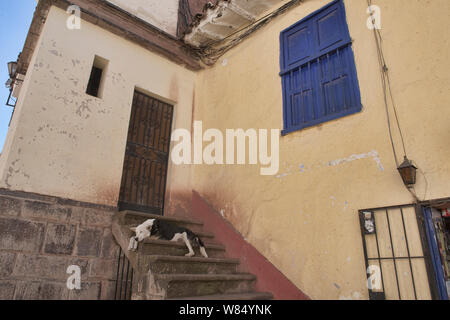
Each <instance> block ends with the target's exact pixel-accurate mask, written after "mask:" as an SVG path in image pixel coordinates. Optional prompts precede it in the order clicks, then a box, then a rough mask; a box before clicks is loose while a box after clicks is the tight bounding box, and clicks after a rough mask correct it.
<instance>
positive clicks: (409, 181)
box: [397, 156, 417, 187]
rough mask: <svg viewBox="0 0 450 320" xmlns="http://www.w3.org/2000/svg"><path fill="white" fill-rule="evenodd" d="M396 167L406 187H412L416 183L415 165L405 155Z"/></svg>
mask: <svg viewBox="0 0 450 320" xmlns="http://www.w3.org/2000/svg"><path fill="white" fill-rule="evenodd" d="M397 169H398V172H399V173H400V176H401V177H402V179H403V182H404V183H405V185H406V186H407V187H412V186H413V185H414V184H416V170H417V167H416V166H415V165H414V164H413V163H412V161H411V160H409V159H408V158H407V157H406V156H405V160H404V161H403V163H402V164H401V165H400V166H399V167H398V168H397Z"/></svg>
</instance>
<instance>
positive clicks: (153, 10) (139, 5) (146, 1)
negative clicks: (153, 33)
mask: <svg viewBox="0 0 450 320" xmlns="http://www.w3.org/2000/svg"><path fill="white" fill-rule="evenodd" d="M107 1H108V2H110V3H112V4H114V5H116V6H118V7H120V8H121V9H123V10H125V11H128V12H129V13H131V14H133V15H135V16H137V17H139V18H141V19H142V20H144V21H146V22H148V23H150V24H152V25H154V26H155V27H157V28H159V29H161V30H163V31H165V32H167V33H169V34H171V35H173V36H176V34H177V23H178V3H179V0H163V1H161V0H107Z"/></svg>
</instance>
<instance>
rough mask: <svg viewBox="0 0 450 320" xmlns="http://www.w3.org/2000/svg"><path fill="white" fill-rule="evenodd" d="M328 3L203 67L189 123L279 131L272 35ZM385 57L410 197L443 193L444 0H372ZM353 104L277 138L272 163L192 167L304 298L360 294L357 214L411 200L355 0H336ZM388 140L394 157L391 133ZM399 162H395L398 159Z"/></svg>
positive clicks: (277, 23) (446, 112)
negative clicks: (350, 59) (351, 64)
mask: <svg viewBox="0 0 450 320" xmlns="http://www.w3.org/2000/svg"><path fill="white" fill-rule="evenodd" d="M327 3H329V1H328V0H309V1H305V2H304V3H303V4H301V5H300V6H298V7H296V8H295V9H293V10H291V11H289V12H288V13H287V14H285V15H283V16H281V17H279V18H277V19H275V20H273V21H272V22H271V24H269V25H267V26H265V27H264V28H262V29H261V30H259V31H258V32H256V33H255V34H254V35H252V37H251V38H249V39H247V40H245V41H244V42H243V43H241V44H240V45H239V46H238V47H236V48H234V49H233V50H231V51H229V52H228V53H227V54H226V55H225V56H224V57H223V58H222V60H221V61H219V62H218V63H217V65H216V66H214V67H213V68H210V69H208V70H205V71H202V72H201V73H200V75H199V79H198V82H197V88H198V90H196V96H195V101H196V106H195V115H194V116H195V120H201V121H203V130H204V131H205V130H206V129H208V128H218V129H220V130H221V131H222V132H225V129H226V128H244V129H248V128H255V129H258V128H267V129H271V128H278V129H282V123H283V115H282V88H281V79H280V77H279V76H278V73H279V71H280V66H279V55H280V50H279V34H280V32H281V31H282V30H283V29H285V28H287V27H289V26H290V25H292V24H294V23H295V22H297V21H299V20H300V19H302V18H303V17H305V16H307V15H308V14H310V13H311V12H313V11H315V10H317V9H319V8H321V7H322V6H324V5H325V4H327ZM376 4H377V5H379V6H380V7H381V17H382V30H381V34H382V35H383V39H384V42H383V44H384V47H385V55H386V59H387V63H388V67H389V70H390V75H391V80H392V88H393V93H394V98H395V100H396V104H397V108H398V114H399V118H400V122H401V125H402V129H403V133H404V135H405V139H406V147H407V150H408V151H409V157H410V158H411V159H413V160H415V161H416V163H417V164H418V167H419V168H420V169H421V170H420V171H419V172H418V182H417V186H416V191H417V194H418V196H419V197H420V198H421V199H424V198H425V199H435V198H441V197H448V196H449V195H450V162H449V161H448V159H449V158H450V149H449V148H448V141H450V135H449V127H448V119H449V118H450V109H449V108H448V101H449V88H450V81H449V78H448V69H449V66H450V65H449V61H450V59H449V58H450V56H449V55H450V50H449V40H448V39H447V38H445V37H442V30H444V29H446V28H448V26H449V22H448V17H447V12H448V11H449V10H450V2H448V1H446V0H436V1H420V0H414V1H410V0H397V1H390V0H379V1H377V2H376ZM345 5H346V11H347V20H348V24H349V28H350V34H351V37H352V38H353V39H354V43H353V50H354V52H355V59H356V68H357V72H358V78H359V84H360V88H361V95H362V104H363V110H362V112H360V113H357V114H354V115H351V116H348V117H345V118H340V119H337V120H335V121H332V122H327V123H324V124H321V125H318V126H315V127H312V128H309V129H305V130H302V131H298V132H295V133H292V134H290V135H287V136H284V137H280V170H279V172H278V174H277V175H275V176H261V175H259V168H260V167H259V166H250V165H239V166H238V165H235V166H218V165H214V166H207V165H203V166H196V167H195V169H194V174H193V181H194V189H195V190H196V191H198V192H199V193H200V195H201V196H202V197H204V198H206V199H207V200H208V202H210V203H211V204H212V205H213V206H214V207H215V208H216V209H217V210H218V211H220V212H221V213H223V215H224V217H225V218H226V219H227V220H229V221H230V222H231V223H232V224H233V226H235V227H236V229H237V230H238V231H239V232H240V233H241V234H242V235H243V236H244V237H245V238H246V240H248V241H249V242H250V243H251V244H252V245H253V246H255V247H256V248H257V249H258V250H259V251H260V252H261V253H262V254H263V255H264V256H265V257H267V258H268V259H269V260H270V261H271V262H272V263H273V264H274V265H275V266H276V267H277V268H279V270H280V271H281V272H283V273H284V274H285V275H286V276H287V277H288V278H289V279H290V280H291V281H293V283H294V284H296V285H297V286H298V287H299V288H300V289H301V290H303V291H304V292H305V293H306V294H308V295H309V296H310V297H311V298H312V299H339V298H341V299H347V298H351V299H366V298H368V292H367V287H366V282H365V278H366V277H365V266H364V257H363V249H362V241H361V234H360V226H359V221H358V215H357V210H358V209H365V208H372V207H381V206H388V205H397V204H403V203H411V202H412V201H413V198H412V196H411V195H410V194H409V192H408V191H407V190H406V188H405V187H404V186H403V183H402V181H401V178H400V176H399V174H398V172H397V169H396V165H395V162H394V159H393V155H392V149H391V145H390V141H389V136H388V131H387V121H386V113H385V109H384V102H383V91H382V88H381V80H380V72H379V68H380V67H379V64H378V60H377V51H376V44H375V41H374V36H373V32H372V31H371V30H369V29H368V28H367V27H366V21H367V18H368V15H367V14H366V9H367V4H366V2H365V1H354V0H346V1H345ZM394 139H395V143H396V146H397V149H398V150H399V153H401V151H400V150H401V144H400V140H399V136H398V132H397V131H395V130H394ZM399 160H400V161H401V160H402V159H399Z"/></svg>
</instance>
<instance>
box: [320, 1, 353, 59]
mask: <svg viewBox="0 0 450 320" xmlns="http://www.w3.org/2000/svg"><path fill="white" fill-rule="evenodd" d="M314 25H315V28H316V34H317V36H316V37H315V39H316V43H315V46H316V48H317V52H316V54H317V56H321V55H323V54H326V53H327V52H330V51H332V50H335V49H336V48H339V47H341V46H343V45H345V44H347V43H350V42H351V39H350V34H349V32H348V28H347V23H346V21H345V12H344V4H343V3H342V2H338V3H336V4H335V5H333V6H331V7H329V8H328V9H326V10H324V11H323V12H321V13H320V14H318V15H317V16H316V17H315V18H314Z"/></svg>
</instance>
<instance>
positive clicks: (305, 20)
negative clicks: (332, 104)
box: [279, 0, 362, 136]
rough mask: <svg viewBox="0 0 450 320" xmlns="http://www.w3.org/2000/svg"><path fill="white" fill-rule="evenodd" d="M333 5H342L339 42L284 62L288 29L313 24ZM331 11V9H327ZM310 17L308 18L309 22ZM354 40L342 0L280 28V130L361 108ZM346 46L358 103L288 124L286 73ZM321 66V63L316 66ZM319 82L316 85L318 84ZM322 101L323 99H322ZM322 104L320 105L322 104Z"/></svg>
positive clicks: (286, 131) (289, 130)
mask: <svg viewBox="0 0 450 320" xmlns="http://www.w3.org/2000/svg"><path fill="white" fill-rule="evenodd" d="M333 6H340V9H341V15H342V17H341V18H342V21H343V22H344V23H342V25H341V27H342V29H341V31H342V33H343V35H344V36H345V37H344V38H343V40H342V41H339V43H334V44H331V45H330V46H329V47H327V48H326V51H325V52H319V50H314V53H313V55H310V57H309V58H308V59H300V60H299V61H297V62H295V63H292V64H291V65H290V66H287V65H286V61H287V58H286V54H287V53H288V50H287V45H288V42H287V36H288V35H289V32H291V31H293V30H295V29H298V28H299V26H301V25H307V24H308V23H309V24H311V25H312V26H313V25H314V23H313V22H314V18H316V17H317V16H319V15H320V14H323V13H325V12H326V11H327V10H329V9H331V7H333ZM330 11H331V10H330ZM308 21H309V22H308ZM313 28H314V36H317V35H318V33H317V31H316V27H315V26H313ZM352 44H353V40H352V39H351V37H350V30H349V28H348V23H347V17H346V11H345V6H344V3H343V1H342V0H334V1H332V2H330V3H328V4H327V5H325V6H323V7H322V8H320V9H318V10H316V11H314V12H312V13H310V14H309V15H307V16H306V17H304V18H302V19H301V20H300V21H298V22H296V23H294V24H293V25H291V26H289V27H288V28H286V29H284V30H282V31H281V32H280V73H279V75H280V77H281V81H282V91H283V92H282V94H283V130H282V131H281V134H282V135H283V136H284V135H287V134H289V133H292V132H295V131H299V130H302V129H306V128H310V127H313V126H316V125H319V124H322V123H325V122H329V121H332V120H335V119H339V118H342V117H345V116H348V115H351V114H355V113H359V112H360V111H361V110H362V102H361V93H360V87H359V80H358V76H357V70H356V62H355V58H354V53H353V46H352ZM346 47H349V50H350V53H348V54H349V56H350V59H349V60H347V63H348V64H349V65H348V67H349V69H350V72H349V77H350V80H351V82H350V84H351V89H352V90H354V98H355V99H356V101H357V104H356V105H354V106H352V107H351V108H349V109H347V110H344V111H342V112H339V113H332V114H328V115H324V116H322V117H320V118H317V119H314V120H310V121H308V122H304V123H301V124H299V125H288V120H290V119H291V118H292V115H291V113H290V112H288V110H287V108H288V107H290V106H291V103H289V102H288V99H290V98H291V94H290V93H289V92H288V85H287V84H286V81H288V80H290V77H287V76H286V75H287V74H288V73H290V72H293V71H295V70H299V68H301V67H302V66H305V65H308V64H309V63H311V62H314V61H316V60H319V59H320V58H321V57H324V56H326V55H327V54H332V53H333V52H335V51H336V50H339V49H345V48H346ZM319 67H320V66H319ZM315 80H316V81H317V82H319V83H320V80H317V79H315ZM320 87H321V85H320V86H319V88H320ZM321 103H322V102H321ZM321 107H323V106H321Z"/></svg>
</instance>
